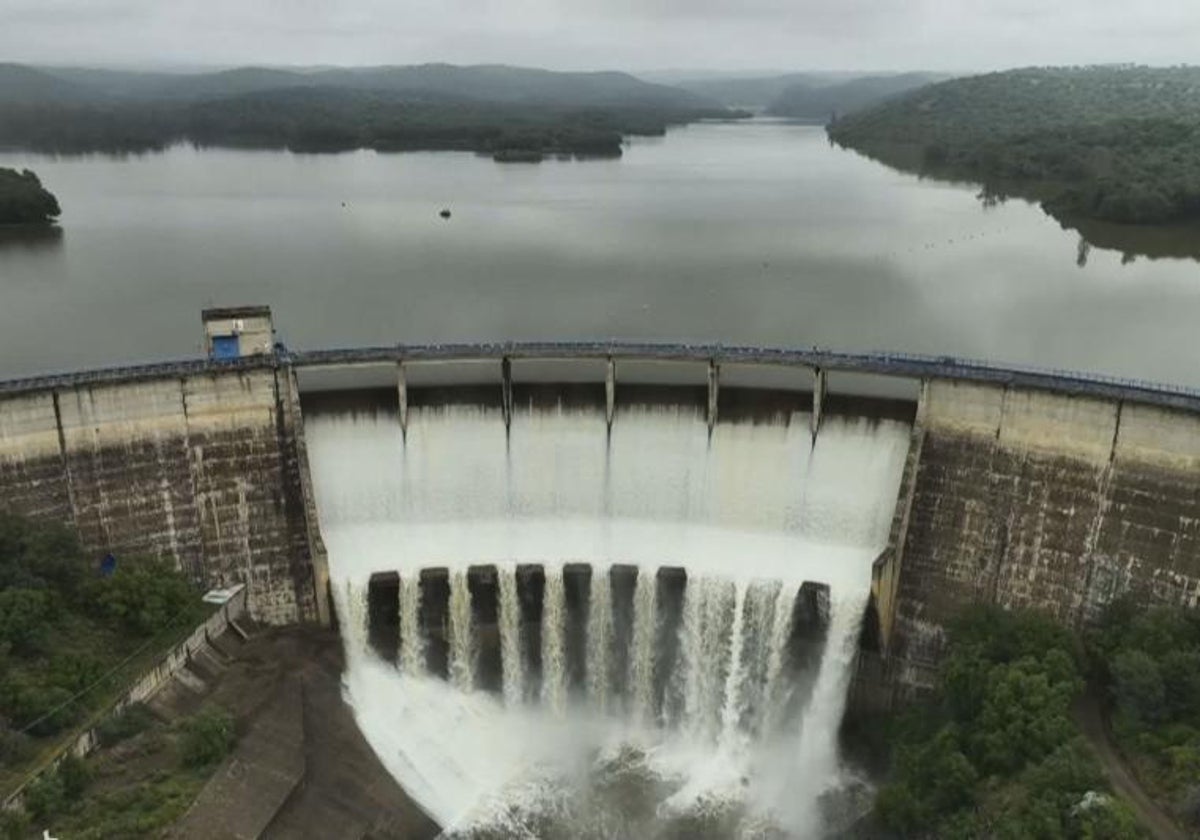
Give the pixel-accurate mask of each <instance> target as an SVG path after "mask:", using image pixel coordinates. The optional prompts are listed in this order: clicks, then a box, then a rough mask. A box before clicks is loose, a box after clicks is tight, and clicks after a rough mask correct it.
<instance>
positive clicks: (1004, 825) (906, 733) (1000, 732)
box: [877, 607, 1143, 840]
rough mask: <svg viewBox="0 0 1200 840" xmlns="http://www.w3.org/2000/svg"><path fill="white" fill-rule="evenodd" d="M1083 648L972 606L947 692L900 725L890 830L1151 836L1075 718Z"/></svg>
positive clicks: (952, 641)
mask: <svg viewBox="0 0 1200 840" xmlns="http://www.w3.org/2000/svg"><path fill="white" fill-rule="evenodd" d="M1083 661H1084V660H1083V653H1082V651H1081V649H1080V646H1079V644H1078V643H1077V642H1076V640H1075V639H1074V637H1073V636H1072V635H1071V634H1070V633H1069V632H1068V631H1067V630H1065V629H1063V628H1061V627H1059V626H1057V625H1056V624H1054V623H1053V622H1051V621H1050V620H1049V619H1046V618H1043V617H1041V616H1038V615H1034V614H1027V613H1010V612H1006V611H1004V610H1001V609H999V608H995V607H972V608H969V609H968V610H967V611H965V612H964V613H963V615H962V616H961V617H960V618H959V619H958V620H957V621H956V622H954V623H953V624H952V626H951V627H950V630H949V642H948V649H947V653H946V657H945V659H944V661H943V664H942V666H941V670H940V679H939V683H938V686H937V690H936V692H935V693H934V695H933V696H932V697H931V698H929V700H928V701H927V702H925V703H923V704H920V705H918V706H916V707H914V708H912V709H910V710H909V711H907V712H906V713H905V714H904V715H903V716H902V717H900V718H899V719H898V720H896V721H894V722H893V726H892V733H891V739H890V740H891V743H890V772H889V781H888V783H887V784H886V785H885V786H884V787H883V788H882V790H881V791H880V793H879V796H878V800H877V818H878V820H879V822H880V823H881V824H882V826H883V828H884V829H885V831H887V832H889V833H891V834H892V835H895V836H900V837H906V838H934V837H938V838H973V837H992V838H1013V840H1017V838H1027V837H1039V838H1064V840H1067V839H1068V838H1079V840H1082V838H1089V839H1091V838H1107V839H1108V840H1118V839H1120V840H1124V838H1136V837H1141V836H1143V835H1142V833H1141V830H1140V829H1139V827H1138V825H1137V822H1136V820H1135V818H1134V815H1133V812H1132V811H1131V810H1130V809H1129V807H1128V806H1126V805H1125V804H1124V803H1123V802H1121V801H1120V800H1119V799H1117V798H1115V797H1114V796H1112V795H1111V794H1110V793H1107V792H1106V789H1105V788H1106V785H1105V781H1104V777H1103V774H1102V773H1101V770H1100V768H1099V766H1098V765H1097V764H1096V761H1095V759H1094V758H1093V757H1092V754H1091V753H1090V751H1089V748H1088V746H1087V744H1086V742H1085V741H1084V739H1083V737H1082V736H1081V734H1080V731H1079V728H1078V726H1077V724H1076V723H1075V720H1074V717H1073V714H1072V708H1073V704H1074V703H1075V701H1076V699H1077V698H1078V697H1079V695H1080V694H1081V693H1082V692H1083V690H1084V685H1085V682H1084V668H1083Z"/></svg>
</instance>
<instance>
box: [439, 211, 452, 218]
mask: <svg viewBox="0 0 1200 840" xmlns="http://www.w3.org/2000/svg"><path fill="white" fill-rule="evenodd" d="M438 215H439V216H441V217H442V218H443V219H449V218H450V211H449V209H445V210H442V212H441V213H438Z"/></svg>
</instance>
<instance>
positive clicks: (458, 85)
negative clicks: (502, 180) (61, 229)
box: [0, 64, 733, 159]
mask: <svg viewBox="0 0 1200 840" xmlns="http://www.w3.org/2000/svg"><path fill="white" fill-rule="evenodd" d="M728 116H733V114H732V113H731V112H729V111H728V110H727V109H725V108H723V107H722V106H720V105H719V104H718V103H716V102H713V101H711V100H707V99H705V98H703V97H701V96H698V95H697V94H694V93H691V92H689V91H684V90H681V89H678V88H672V87H668V86H664V85H655V84H650V83H648V82H643V81H641V80H639V79H637V78H635V77H633V76H631V75H628V74H626V73H616V72H598V73H556V72H552V71H547V70H537V69H529V68H521V67H509V66H504V65H478V66H471V67H459V66H454V65H448V64H427V65H419V66H408V67H365V68H319V69H307V70H294V69H277V68H264V67H242V68H236V69H232V70H225V71H219V72H208V73H151V72H127V71H114V70H90V69H56V68H43V69H36V68H29V67H24V66H21V65H0V146H5V147H9V148H25V149H35V150H45V151H55V152H86V151H142V150H148V149H156V148H162V147H164V146H166V145H169V144H171V143H174V142H180V141H188V140H190V141H193V142H199V143H204V144H210V145H232V146H249V147H258V148H291V149H297V150H305V151H335V150H342V149H354V148H362V147H370V148H377V149H395V150H399V149H465V150H472V151H480V152H487V153H491V154H496V155H498V156H501V157H504V156H513V155H515V156H517V157H519V158H521V159H536V158H538V157H540V156H541V155H542V154H547V153H551V154H553V153H562V154H585V155H619V154H620V152H621V138H622V135H627V134H661V133H662V132H663V131H665V130H666V127H667V126H668V125H672V124H678V123H685V122H689V121H691V120H695V119H700V118H703V117H728Z"/></svg>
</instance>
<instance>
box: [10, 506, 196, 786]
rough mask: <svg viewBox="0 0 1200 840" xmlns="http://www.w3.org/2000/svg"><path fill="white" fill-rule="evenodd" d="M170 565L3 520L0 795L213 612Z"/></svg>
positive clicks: (54, 530) (51, 529)
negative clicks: (104, 564) (110, 555)
mask: <svg viewBox="0 0 1200 840" xmlns="http://www.w3.org/2000/svg"><path fill="white" fill-rule="evenodd" d="M211 609H212V608H211V607H210V606H208V605H206V604H204V603H203V602H202V601H201V599H200V597H199V592H197V591H196V590H195V589H194V588H193V587H192V586H191V585H190V583H189V582H188V581H187V580H186V579H185V578H184V577H183V575H181V574H180V573H179V572H178V571H176V570H175V569H174V567H172V566H171V565H170V564H168V563H166V562H164V561H159V560H154V559H145V558H136V557H124V556H122V557H119V558H116V565H115V568H112V569H109V570H107V572H105V573H102V572H101V560H100V558H97V557H91V556H89V555H88V554H87V553H86V552H84V551H83V550H82V549H81V548H80V546H79V544H78V542H77V540H76V539H75V537H74V535H73V534H72V533H71V532H69V531H68V530H66V529H63V528H60V527H55V526H49V525H41V524H34V523H32V522H30V521H28V520H25V519H22V518H19V517H16V516H10V515H3V514H0V793H7V792H9V791H11V789H13V788H14V787H15V786H17V785H18V784H20V783H21V781H22V780H23V779H24V777H25V776H26V774H28V773H29V772H30V771H31V770H32V769H33V768H35V767H37V766H38V765H39V764H40V763H42V762H44V761H45V760H47V758H48V757H50V756H52V755H53V754H54V753H55V752H57V751H58V750H59V749H61V747H62V746H63V744H64V743H66V742H67V741H69V740H70V739H71V738H73V737H74V736H75V734H76V732H77V731H78V729H79V728H80V727H83V726H85V725H86V724H87V723H88V722H89V721H90V720H91V719H92V718H93V716H95V715H97V714H99V713H100V712H102V711H103V710H104V709H105V708H107V706H108V705H109V704H111V703H112V702H113V700H114V699H115V698H116V697H117V696H119V695H120V693H121V692H122V691H123V690H124V689H125V688H126V687H127V686H128V684H129V683H130V682H131V681H132V680H133V679H135V678H136V677H137V676H139V675H140V674H141V673H142V672H143V671H145V670H146V669H147V668H149V667H150V666H151V665H152V664H153V663H154V661H155V660H156V659H157V658H158V657H159V656H161V655H162V653H163V652H164V650H166V649H168V648H169V647H170V646H171V645H173V644H174V643H176V642H177V641H178V640H179V638H180V637H181V635H182V634H186V633H187V632H189V631H190V630H191V629H192V628H193V627H195V626H196V625H197V624H198V623H200V621H202V620H203V619H204V618H205V617H206V616H207V615H208V614H209V612H210V611H211Z"/></svg>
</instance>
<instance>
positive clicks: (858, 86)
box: [769, 73, 948, 122]
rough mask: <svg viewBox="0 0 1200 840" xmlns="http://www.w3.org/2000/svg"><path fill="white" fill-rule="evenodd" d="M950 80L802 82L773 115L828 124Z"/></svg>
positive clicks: (932, 76) (903, 76)
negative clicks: (891, 99)
mask: <svg viewBox="0 0 1200 840" xmlns="http://www.w3.org/2000/svg"><path fill="white" fill-rule="evenodd" d="M946 78H948V77H947V76H945V75H944V74H938V73H898V74H893V75H887V76H863V77H862V78H857V79H850V80H848V81H839V82H836V83H833V84H820V83H817V84H814V83H812V82H800V83H797V84H793V85H790V86H789V87H787V88H785V89H784V90H783V91H782V92H780V94H779V96H778V97H776V98H775V100H774V101H773V102H772V103H771V106H770V108H769V111H770V113H772V114H775V115H776V116H780V117H793V118H796V119H803V120H820V121H821V122H825V121H827V120H829V119H830V118H831V117H833V118H835V119H836V118H837V117H838V116H839V115H842V114H849V113H852V112H854V111H861V110H862V109H863V108H869V107H870V106H872V105H876V104H878V103H880V102H883V101H885V100H887V99H890V98H892V97H894V96H898V95H899V94H902V93H907V92H908V91H911V90H916V89H917V88H921V87H924V86H926V85H929V84H933V83H934V82H940V81H943V80H944V79H946Z"/></svg>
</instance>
